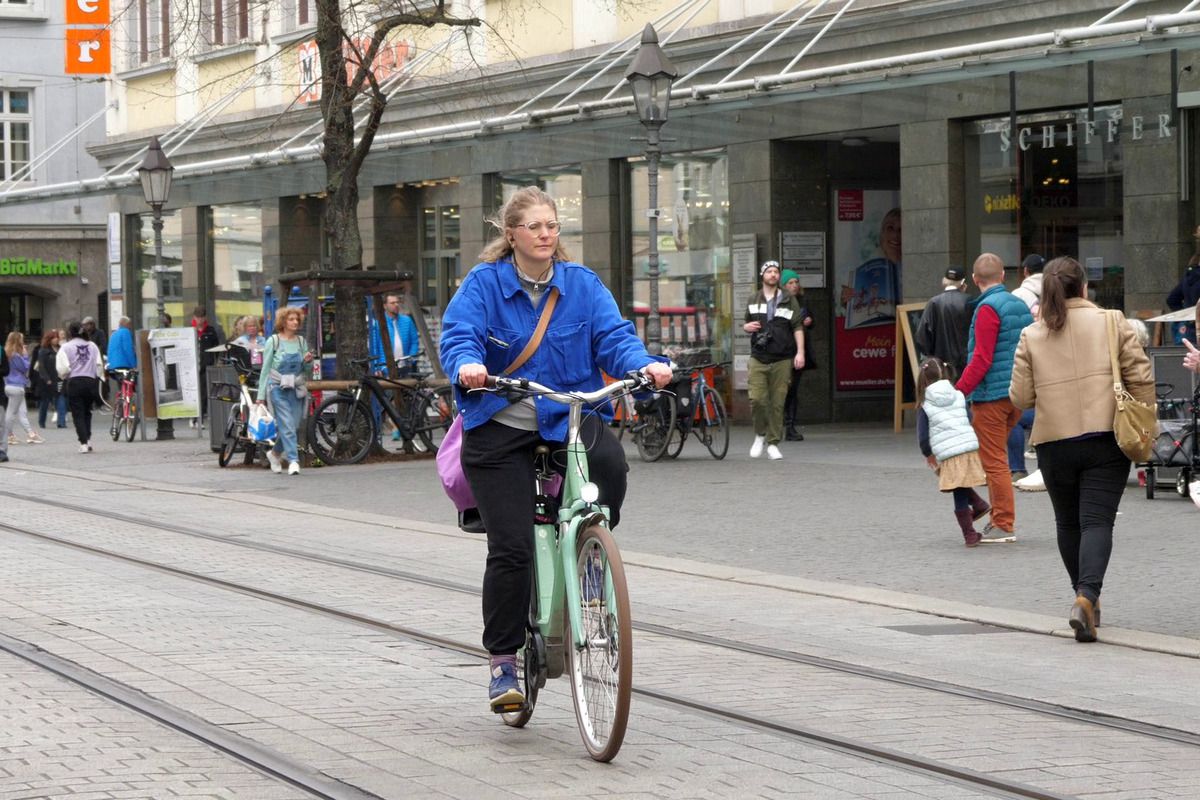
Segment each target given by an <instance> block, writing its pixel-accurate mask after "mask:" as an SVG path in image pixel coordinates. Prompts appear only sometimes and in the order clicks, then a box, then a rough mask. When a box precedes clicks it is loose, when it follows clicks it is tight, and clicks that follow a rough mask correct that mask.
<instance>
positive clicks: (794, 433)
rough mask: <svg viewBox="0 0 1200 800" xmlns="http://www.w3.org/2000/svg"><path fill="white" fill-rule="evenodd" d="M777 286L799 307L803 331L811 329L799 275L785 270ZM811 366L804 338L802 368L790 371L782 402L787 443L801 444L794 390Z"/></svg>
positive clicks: (808, 348) (802, 439)
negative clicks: (794, 299)
mask: <svg viewBox="0 0 1200 800" xmlns="http://www.w3.org/2000/svg"><path fill="white" fill-rule="evenodd" d="M779 285H780V286H782V287H783V288H784V290H785V291H786V292H787V293H788V294H790V295H791V296H792V297H794V298H796V303H797V304H799V306H800V322H801V324H802V325H803V326H804V328H805V329H807V328H811V327H812V324H813V318H812V314H811V313H810V312H809V310H808V306H806V305H805V304H804V295H802V294H800V275H799V274H797V273H796V271H795V270H791V269H785V270H784V271H783V272H782V273H780V275H779ZM812 365H813V357H812V343H811V341H810V337H809V336H807V335H805V337H804V367H803V368H801V369H793V370H792V378H791V380H790V381H788V390H787V397H786V398H785V399H784V402H783V427H784V438H785V439H787V440H788V441H789V442H803V441H804V434H803V433H801V432H800V425H799V417H800V415H799V413H798V409H797V408H796V389H797V387H799V385H800V376H801V374H803V373H804V370H806V369H810V368H811V367H812Z"/></svg>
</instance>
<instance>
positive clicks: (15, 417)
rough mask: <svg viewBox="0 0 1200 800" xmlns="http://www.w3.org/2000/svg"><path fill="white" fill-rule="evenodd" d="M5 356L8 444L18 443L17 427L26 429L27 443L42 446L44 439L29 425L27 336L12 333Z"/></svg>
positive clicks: (6, 345)
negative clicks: (26, 399)
mask: <svg viewBox="0 0 1200 800" xmlns="http://www.w3.org/2000/svg"><path fill="white" fill-rule="evenodd" d="M4 354H5V355H6V356H8V374H7V375H5V376H4V396H5V397H6V398H7V399H8V408H6V409H5V411H4V427H5V429H6V430H7V431H8V443H9V444H10V445H12V444H16V443H17V426H18V425H20V426H21V427H22V428H24V429H25V441H26V442H28V443H29V444H41V443H42V442H43V441H44V439H42V437H41V436H39V435H38V432H37V431H35V430H34V429H33V426H32V425H30V424H29V411H28V410H27V409H26V407H25V390H26V389H28V388H29V386H30V383H29V356H27V355H26V354H25V336H24V334H22V333H21V332H20V331H12V332H10V333H9V334H8V338H7V339H5V340H4Z"/></svg>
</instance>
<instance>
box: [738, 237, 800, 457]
mask: <svg viewBox="0 0 1200 800" xmlns="http://www.w3.org/2000/svg"><path fill="white" fill-rule="evenodd" d="M758 274H759V275H760V276H761V277H762V288H761V289H759V290H758V292H756V293H755V295H754V296H753V297H751V298H750V303H749V305H747V306H746V318H745V324H743V325H742V330H744V331H746V333H748V334H750V376H749V379H748V388H749V390H750V409H751V411H752V413H753V415H754V444H752V445H751V446H750V457H751V458H758V457H759V456H761V455H762V454H763V450H764V449H765V450H766V453H767V458H769V459H771V460H772V461H778V460H779V459H781V458H783V453H781V452H779V441H780V440H781V439H782V438H783V406H784V403H785V402H786V401H787V392H788V384H789V383H791V380H792V370H794V369H804V324H803V320H802V319H801V314H800V304H799V303H797V302H796V298H794V297H792V296H791V295H790V294H788V293H787V292H785V291H784V290H783V289H782V288H781V287H780V285H779V279H780V277H781V275H782V272H781V271H780V269H779V262H778V261H764V262H763V265H762V267H761V268H760V269H759V273H758Z"/></svg>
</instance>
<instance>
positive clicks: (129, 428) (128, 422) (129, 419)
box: [124, 403, 138, 442]
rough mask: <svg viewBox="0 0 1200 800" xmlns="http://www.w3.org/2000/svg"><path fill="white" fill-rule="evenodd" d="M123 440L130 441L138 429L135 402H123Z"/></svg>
mask: <svg viewBox="0 0 1200 800" xmlns="http://www.w3.org/2000/svg"><path fill="white" fill-rule="evenodd" d="M124 423H125V441H127V442H132V441H133V437H134V435H135V434H136V433H137V429H138V415H137V404H136V403H133V404H130V403H126V404H125V420H124Z"/></svg>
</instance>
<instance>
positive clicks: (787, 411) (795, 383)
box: [783, 369, 804, 428]
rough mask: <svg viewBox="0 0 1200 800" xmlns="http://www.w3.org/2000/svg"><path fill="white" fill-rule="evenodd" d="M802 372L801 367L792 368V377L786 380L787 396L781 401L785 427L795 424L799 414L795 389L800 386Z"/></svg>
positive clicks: (791, 426)
mask: <svg viewBox="0 0 1200 800" xmlns="http://www.w3.org/2000/svg"><path fill="white" fill-rule="evenodd" d="M803 374H804V370H802V369H793V370H792V379H791V380H790V381H788V390H787V397H786V398H784V401H783V424H784V427H786V428H793V427H795V425H796V420H797V419H799V418H800V415H799V414H798V413H796V412H797V411H799V410H800V409H798V408H796V394H797V393H796V390H797V389H798V388H800V376H801V375H803Z"/></svg>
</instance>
